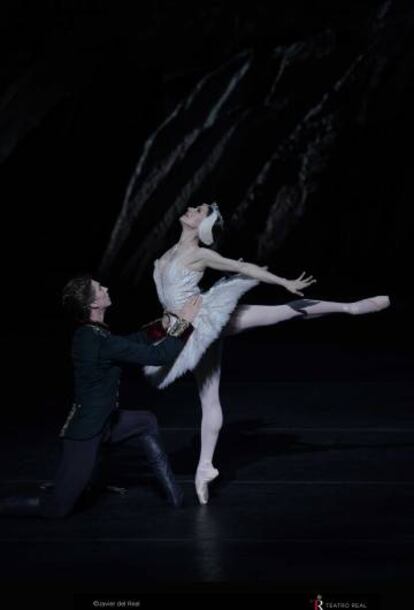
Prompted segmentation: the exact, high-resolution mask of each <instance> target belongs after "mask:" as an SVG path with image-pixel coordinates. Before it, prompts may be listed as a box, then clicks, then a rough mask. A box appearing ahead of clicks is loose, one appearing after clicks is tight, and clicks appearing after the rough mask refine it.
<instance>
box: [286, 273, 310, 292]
mask: <svg viewBox="0 0 414 610" xmlns="http://www.w3.org/2000/svg"><path fill="white" fill-rule="evenodd" d="M315 283H316V280H315V278H314V277H313V275H308V276H307V277H306V276H305V271H304V272H303V273H301V274H300V276H299V277H298V278H297V279H296V280H288V281H287V282H286V284H285V288H286V290H289V292H293V294H298V295H299V296H300V297H303V292H302V290H304V289H305V288H309V286H311V285H312V284H315Z"/></svg>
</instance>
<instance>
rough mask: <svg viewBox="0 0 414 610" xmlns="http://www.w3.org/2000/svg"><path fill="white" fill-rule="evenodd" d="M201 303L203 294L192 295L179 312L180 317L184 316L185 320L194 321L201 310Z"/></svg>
mask: <svg viewBox="0 0 414 610" xmlns="http://www.w3.org/2000/svg"><path fill="white" fill-rule="evenodd" d="M201 303H202V296H201V295H197V296H196V297H192V298H191V299H189V300H188V301H187V302H186V304H185V305H184V307H183V308H182V309H180V311H179V312H178V315H179V316H180V318H183V320H187V322H192V321H193V320H194V318H195V317H196V316H197V314H198V312H199V311H200V307H201Z"/></svg>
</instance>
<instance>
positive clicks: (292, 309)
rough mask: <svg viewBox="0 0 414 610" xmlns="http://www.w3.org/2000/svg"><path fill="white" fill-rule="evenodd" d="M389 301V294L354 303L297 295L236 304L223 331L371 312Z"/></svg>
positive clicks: (235, 332)
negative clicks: (282, 301)
mask: <svg viewBox="0 0 414 610" xmlns="http://www.w3.org/2000/svg"><path fill="white" fill-rule="evenodd" d="M389 304H390V300H389V297H387V296H377V297H372V298H369V299H362V300H361V301H355V302H353V303H341V302H335V301H316V300H313V299H297V300H295V301H291V302H290V303H286V305H239V307H237V308H236V309H235V310H234V312H233V315H232V316H231V318H230V321H229V323H228V324H227V326H226V328H225V331H224V335H235V334H237V333H239V332H242V331H244V330H247V329H249V328H256V327H257V326H270V325H272V324H278V323H279V322H285V321H287V320H291V319H292V318H297V317H305V318H313V317H315V318H317V317H320V316H324V315H327V314H331V313H346V314H350V315H361V314H366V313H374V312H376V311H381V310H382V309H385V308H387V307H388V306H389Z"/></svg>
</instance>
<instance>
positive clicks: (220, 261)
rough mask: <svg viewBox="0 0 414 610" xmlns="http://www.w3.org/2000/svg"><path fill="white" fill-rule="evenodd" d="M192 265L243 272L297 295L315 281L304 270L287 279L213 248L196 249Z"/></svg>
mask: <svg viewBox="0 0 414 610" xmlns="http://www.w3.org/2000/svg"><path fill="white" fill-rule="evenodd" d="M192 267H194V268H197V270H204V269H205V268H207V267H209V268H210V269H216V270H218V271H231V272H234V273H243V275H247V276H248V277H251V278H253V279H256V280H259V281H260V282H264V283H266V284H277V285H278V286H282V287H283V288H285V289H286V290H288V291H289V292H293V294H297V295H299V296H303V292H302V290H304V289H305V288H308V287H309V286H311V285H312V284H315V282H316V280H315V279H314V277H313V276H312V275H308V276H306V274H305V272H303V273H301V275H300V276H299V277H298V278H296V279H294V280H287V279H285V278H283V277H279V276H277V275H275V274H274V273H271V272H270V271H268V269H267V267H260V266H259V265H255V264H254V263H247V262H245V261H242V260H234V259H232V258H225V257H224V256H221V254H218V253H217V252H214V250H209V249H208V248H198V249H197V256H196V259H195V260H194V263H193V264H192Z"/></svg>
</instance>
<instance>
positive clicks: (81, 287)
mask: <svg viewBox="0 0 414 610" xmlns="http://www.w3.org/2000/svg"><path fill="white" fill-rule="evenodd" d="M94 297H95V295H94V291H93V287H92V277H91V276H90V275H89V274H84V275H79V276H77V277H74V278H73V279H71V280H70V281H69V282H68V283H67V284H66V285H65V287H64V288H63V291H62V306H63V309H64V310H65V312H66V313H67V314H68V315H69V317H70V318H71V319H72V320H73V321H75V322H87V321H88V320H89V316H90V310H89V307H90V305H91V303H92V302H93V300H94Z"/></svg>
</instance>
